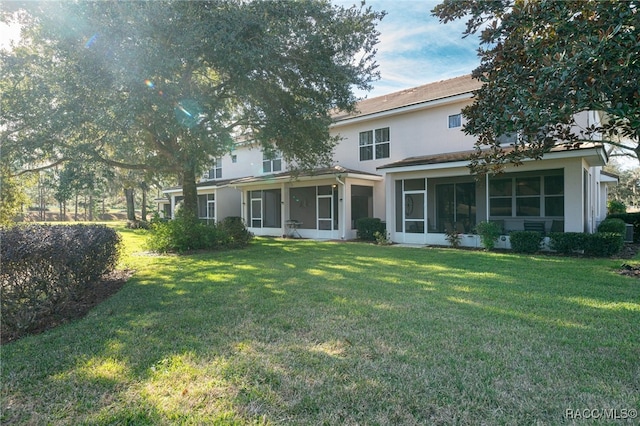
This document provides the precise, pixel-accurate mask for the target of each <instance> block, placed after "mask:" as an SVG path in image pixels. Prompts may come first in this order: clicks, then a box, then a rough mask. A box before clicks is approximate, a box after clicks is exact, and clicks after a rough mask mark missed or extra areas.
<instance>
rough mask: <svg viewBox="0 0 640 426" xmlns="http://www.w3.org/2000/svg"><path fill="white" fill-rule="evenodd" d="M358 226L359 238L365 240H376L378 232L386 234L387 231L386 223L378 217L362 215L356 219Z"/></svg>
mask: <svg viewBox="0 0 640 426" xmlns="http://www.w3.org/2000/svg"><path fill="white" fill-rule="evenodd" d="M356 228H357V230H358V232H357V236H358V239H360V240H364V241H375V240H376V236H375V234H376V232H379V233H381V234H386V232H387V227H386V225H385V223H384V222H382V221H381V220H380V219H378V218H377V217H361V218H360V219H358V220H357V221H356Z"/></svg>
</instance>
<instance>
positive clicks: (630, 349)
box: [0, 230, 640, 425]
mask: <svg viewBox="0 0 640 426" xmlns="http://www.w3.org/2000/svg"><path fill="white" fill-rule="evenodd" d="M122 233H123V235H124V237H125V240H126V242H127V250H126V252H125V254H124V257H123V267H129V268H134V269H136V270H137V273H136V275H135V276H134V277H133V278H132V279H131V280H130V282H128V283H127V285H125V287H124V288H123V289H122V290H121V291H120V292H119V293H118V294H116V295H115V296H114V297H112V298H111V299H109V300H108V301H106V302H105V303H104V304H102V305H100V306H99V307H97V308H96V309H94V310H93V311H91V312H90V313H89V315H88V316H87V317H85V318H84V319H82V320H79V321H76V322H73V323H70V324H67V325H65V326H62V327H60V328H57V329H54V330H51V331H49V332H47V333H44V334H41V335H37V336H31V337H27V338H25V339H22V340H20V341H17V342H14V343H11V344H8V345H5V346H3V347H2V414H1V417H0V420H1V421H2V423H3V424H12V423H15V424H21V423H22V424H69V425H77V424H92V425H94V424H98V425H100V424H104V425H111V424H135V425H139V424H140V425H144V424H167V425H168V424H194V425H195V424H309V425H316V424H380V425H385V424H389V425H397V424H405V425H406V424H481V423H485V424H536V423H538V424H558V423H571V419H567V418H566V413H567V410H585V409H589V410H591V409H598V410H604V409H615V410H618V411H617V413H618V414H619V413H622V411H621V410H632V411H631V413H633V410H634V409H637V408H638V407H639V406H640V327H638V324H640V283H639V282H638V281H637V279H634V278H630V277H623V276H620V275H618V274H617V273H616V272H615V268H616V267H617V266H619V264H620V261H615V260H610V259H609V260H607V259H604V260H596V259H576V258H563V257H550V256H521V255H514V254H505V253H485V252H474V251H464V250H452V249H415V248H402V247H379V246H373V245H366V244H358V243H348V244H343V243H327V242H314V241H304V240H297V241H291V240H278V239H258V240H257V241H256V242H254V243H253V244H252V246H251V247H250V248H249V249H246V250H239V251H228V252H217V253H201V254H193V255H189V256H149V255H146V254H144V253H142V250H143V248H142V247H143V246H142V243H143V239H144V231H140V230H137V231H131V230H122Z"/></svg>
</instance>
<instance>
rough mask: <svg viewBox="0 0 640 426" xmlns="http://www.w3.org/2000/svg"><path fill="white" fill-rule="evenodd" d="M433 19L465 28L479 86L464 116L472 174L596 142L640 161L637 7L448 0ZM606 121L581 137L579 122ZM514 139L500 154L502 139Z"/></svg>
mask: <svg viewBox="0 0 640 426" xmlns="http://www.w3.org/2000/svg"><path fill="white" fill-rule="evenodd" d="M432 13H433V14H434V15H435V16H437V17H438V18H440V21H441V22H444V23H447V22H450V21H452V20H456V19H467V26H466V30H465V31H464V33H463V35H464V36H465V37H466V36H469V35H471V34H478V35H479V39H480V48H479V49H478V55H479V57H480V60H481V62H480V66H479V67H478V68H476V69H475V70H474V71H473V76H474V77H475V78H477V79H479V80H480V81H482V82H483V86H482V87H481V88H480V89H479V90H478V91H477V92H476V94H475V98H474V102H473V104H472V105H470V106H469V107H467V108H466V109H465V110H464V111H463V114H464V116H465V117H466V119H467V122H466V124H465V125H464V131H465V132H466V133H467V134H472V135H475V136H477V137H478V141H477V144H476V155H475V158H474V161H473V162H472V168H473V169H474V170H475V171H479V172H482V171H496V170H500V169H501V168H502V167H503V166H504V164H506V163H508V162H512V163H516V164H518V163H520V162H521V160H522V159H524V158H536V159H538V158H540V157H541V156H542V154H544V153H545V152H548V151H549V150H550V149H551V148H552V147H553V146H555V145H557V144H559V143H561V144H568V145H576V144H580V143H584V142H586V141H591V140H598V139H600V137H601V136H602V137H603V139H604V140H606V141H607V143H610V144H612V145H615V146H617V147H618V148H620V149H623V150H624V151H625V152H627V153H628V154H630V155H632V156H635V157H638V158H640V156H639V155H638V153H640V91H639V89H638V84H637V82H638V81H639V80H640V56H639V55H638V51H640V37H639V35H638V34H639V30H640V11H639V10H638V3H637V2H636V1H614V0H609V1H602V0H568V1H544V0H535V1H525V0H515V1H514V0H498V1H475V0H444V1H443V2H442V3H441V4H439V5H438V6H436V7H435V8H434V9H433V10H432ZM582 111H599V112H601V113H603V118H604V120H602V123H601V124H600V125H597V124H593V123H591V124H588V125H586V126H581V127H578V126H577V123H576V120H575V114H576V113H579V112H582ZM509 135H517V139H515V140H514V141H510V147H509V149H506V150H505V149H503V148H504V147H505V144H501V139H502V137H505V136H509Z"/></svg>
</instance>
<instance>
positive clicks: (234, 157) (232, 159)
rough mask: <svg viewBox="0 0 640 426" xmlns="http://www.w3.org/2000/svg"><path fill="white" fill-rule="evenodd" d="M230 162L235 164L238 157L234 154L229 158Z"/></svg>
mask: <svg viewBox="0 0 640 426" xmlns="http://www.w3.org/2000/svg"><path fill="white" fill-rule="evenodd" d="M231 162H232V163H237V162H238V156H237V155H236V154H233V155H232V156H231Z"/></svg>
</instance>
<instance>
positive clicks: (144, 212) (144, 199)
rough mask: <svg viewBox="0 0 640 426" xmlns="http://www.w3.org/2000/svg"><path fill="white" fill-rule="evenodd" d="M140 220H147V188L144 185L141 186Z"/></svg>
mask: <svg viewBox="0 0 640 426" xmlns="http://www.w3.org/2000/svg"><path fill="white" fill-rule="evenodd" d="M141 215H142V220H144V221H145V222H146V221H147V188H146V185H145V186H143V187H142V211H141Z"/></svg>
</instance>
